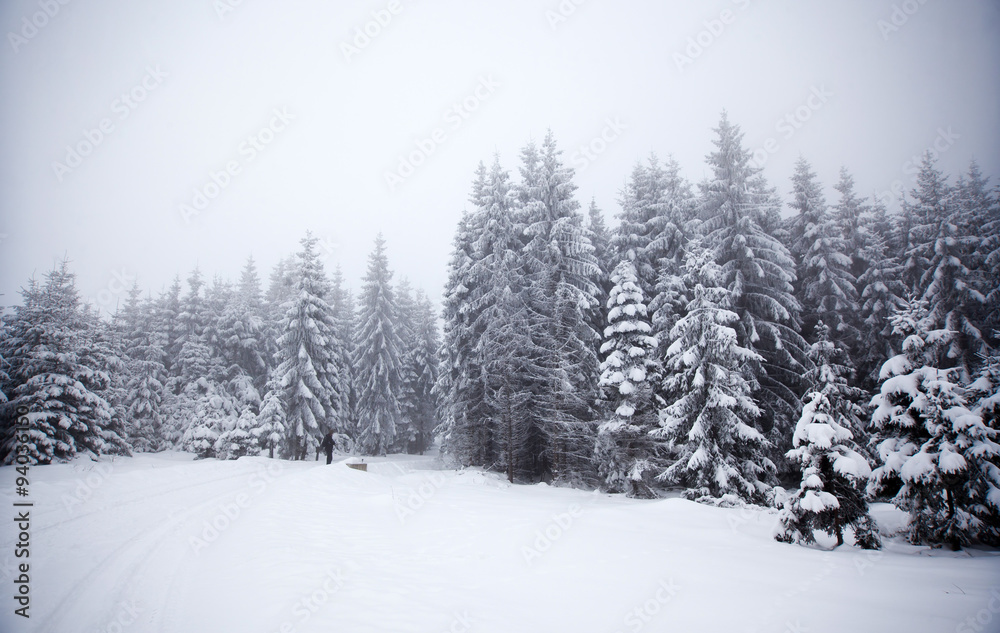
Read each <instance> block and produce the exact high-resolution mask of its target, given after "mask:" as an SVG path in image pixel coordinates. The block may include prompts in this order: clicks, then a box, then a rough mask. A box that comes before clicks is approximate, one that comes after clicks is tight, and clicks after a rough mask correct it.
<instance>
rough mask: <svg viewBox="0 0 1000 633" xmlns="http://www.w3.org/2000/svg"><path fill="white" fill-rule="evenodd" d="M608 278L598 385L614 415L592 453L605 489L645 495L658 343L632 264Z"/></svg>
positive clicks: (651, 464)
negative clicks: (608, 292) (608, 294)
mask: <svg viewBox="0 0 1000 633" xmlns="http://www.w3.org/2000/svg"><path fill="white" fill-rule="evenodd" d="M611 279H612V281H613V282H614V284H615V286H614V288H612V290H611V295H610V297H609V298H608V316H607V323H608V326H607V328H606V329H605V330H604V344H603V345H602V346H601V353H602V354H604V355H605V358H604V362H602V363H601V381H600V386H601V387H602V389H603V394H604V395H603V397H604V399H605V401H606V402H607V403H608V408H609V409H610V410H611V411H613V414H612V416H611V419H609V420H607V421H605V422H604V423H602V424H601V425H600V426H599V427H598V436H597V446H596V450H595V457H596V459H597V462H598V473H599V475H600V476H601V477H602V478H603V480H604V483H605V486H606V487H607V489H608V490H610V491H612V492H626V493H628V495H629V496H634V497H648V496H652V490H651V487H650V485H651V481H650V480H651V477H652V474H653V471H654V469H655V468H656V464H657V463H658V458H659V457H660V455H659V454H658V451H657V450H656V446H655V443H654V442H653V441H652V438H651V437H650V435H649V432H650V431H651V430H652V429H653V428H655V425H656V415H657V408H658V404H659V402H658V398H657V396H656V395H655V390H654V385H655V383H656V381H657V380H658V378H659V372H660V367H659V365H658V363H657V362H656V359H655V350H656V348H657V345H658V343H657V340H656V337H654V336H652V335H651V334H652V326H651V325H650V323H649V316H648V314H647V309H646V304H645V301H644V299H643V294H642V289H641V288H640V287H639V283H638V277H637V275H636V272H635V266H634V265H633V264H632V263H631V262H629V261H623V262H622V263H620V264H619V265H618V266H617V267H615V271H614V273H613V274H612V275H611Z"/></svg>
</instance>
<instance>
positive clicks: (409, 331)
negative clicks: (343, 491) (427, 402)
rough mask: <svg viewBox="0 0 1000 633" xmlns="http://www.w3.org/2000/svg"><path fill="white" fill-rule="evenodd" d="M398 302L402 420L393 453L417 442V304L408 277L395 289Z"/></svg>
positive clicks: (397, 321)
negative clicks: (415, 358) (415, 354)
mask: <svg viewBox="0 0 1000 633" xmlns="http://www.w3.org/2000/svg"><path fill="white" fill-rule="evenodd" d="M393 295H394V298H395V301H396V325H395V329H396V334H397V335H398V337H399V392H398V393H397V394H396V397H397V400H398V401H399V421H398V422H397V424H396V440H395V444H394V445H393V447H392V450H393V452H398V453H405V452H408V449H409V447H410V445H411V444H412V443H413V442H414V441H416V437H417V429H416V418H417V413H416V397H415V386H416V385H415V383H416V380H417V373H418V371H419V370H418V368H417V367H416V365H415V364H414V360H413V356H414V351H415V348H416V346H417V340H416V323H415V319H416V309H417V306H416V303H414V298H413V288H412V286H410V281H409V279H406V278H405V277H403V278H401V279H400V280H399V282H398V283H397V284H396V287H395V288H393Z"/></svg>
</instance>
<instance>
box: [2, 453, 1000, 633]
mask: <svg viewBox="0 0 1000 633" xmlns="http://www.w3.org/2000/svg"><path fill="white" fill-rule="evenodd" d="M439 467H440V465H439V463H438V462H436V461H435V460H433V459H431V458H419V457H407V456H393V457H389V458H386V459H380V460H371V463H370V464H369V466H368V472H360V471H358V470H353V469H350V468H347V467H346V466H345V464H344V463H337V462H335V463H334V464H333V465H331V466H325V465H323V464H322V463H317V462H304V463H290V462H283V461H276V460H268V459H264V458H244V459H240V460H238V461H230V462H220V461H215V460H206V461H193V460H192V458H191V456H189V455H184V454H178V453H167V454H159V455H140V456H137V457H134V458H126V459H117V460H115V461H114V462H108V463H102V464H97V463H94V462H91V461H87V460H78V461H76V462H74V463H72V464H62V465H54V466H46V467H34V468H32V469H31V475H32V481H31V493H32V498H33V501H34V502H35V506H34V509H33V513H32V523H31V547H30V552H31V558H30V560H31V569H32V574H31V585H30V587H31V618H30V620H28V621H25V620H23V618H20V617H16V616H14V615H13V610H14V608H15V607H16V605H15V603H14V601H13V600H12V599H11V597H8V598H5V599H4V600H5V601H6V603H7V605H6V606H5V607H4V608H3V611H2V613H3V615H2V616H0V629H2V630H3V631H10V632H20V631H39V632H41V631H44V632H52V633H72V632H77V631H79V632H87V633H91V632H104V631H109V632H122V633H140V632H144V631H171V632H177V633H197V632H203V631H204V632H207V633H223V632H228V631H233V632H238V633H255V632H260V633H278V632H283V633H291V632H292V631H296V632H300V631H349V632H352V633H354V632H358V633H360V632H365V631H385V632H404V631H420V632H427V633H444V632H446V631H451V632H452V633H461V632H464V631H472V632H482V633H487V632H496V633H515V632H517V633H529V632H533V631H539V632H541V631H545V632H547V633H562V632H566V633H570V632H572V633H586V632H591V631H593V632H608V633H614V632H616V631H621V632H625V631H631V632H637V631H643V630H645V631H657V632H659V631H671V632H674V631H678V632H685V631H691V632H711V631H720V632H726V633H731V632H740V631H762V632H763V631H774V632H780V633H785V632H804V633H823V632H830V633H840V632H844V631H851V632H862V631H907V632H910V633H917V632H922V631H927V632H935V633H937V632H941V631H965V630H969V631H978V630H984V631H1000V599H993V598H992V597H991V589H992V588H994V587H1000V558H998V557H997V553H996V552H990V551H981V550H980V551H975V550H974V551H968V552H959V553H952V552H948V551H941V550H930V549H928V548H924V547H914V546H910V545H907V544H905V543H903V542H902V541H901V540H900V539H899V538H892V539H886V548H885V550H884V551H883V552H875V553H871V552H863V551H861V550H858V549H856V548H853V547H851V546H844V547H841V548H839V549H837V550H834V551H825V550H823V549H820V548H805V547H799V546H792V545H784V544H780V543H777V542H775V541H774V540H772V538H771V528H772V524H773V522H774V516H775V515H774V514H773V513H768V512H762V511H746V510H739V509H720V508H712V507H706V506H703V505H698V504H695V503H691V502H688V501H683V500H680V499H666V500H661V501H633V500H628V499H624V498H621V497H618V496H609V495H605V494H599V493H589V492H584V491H579V490H569V489H562V488H554V487H549V486H545V485H536V486H509V485H507V483H506V482H505V481H503V480H502V479H501V478H500V477H498V476H496V475H493V474H484V473H482V472H478V471H461V472H456V471H446V470H439ZM0 473H3V478H2V482H3V492H2V494H0V502H2V503H4V504H6V507H8V508H11V507H12V505H11V504H12V502H13V501H14V498H13V495H12V493H13V489H14V485H13V479H14V472H13V470H12V469H11V468H3V469H0ZM8 512H10V511H8ZM875 514H876V516H877V517H878V519H879V522H880V524H881V525H882V527H883V529H893V528H898V526H899V525H900V524H901V521H902V517H901V515H900V514H899V513H898V512H897V511H895V510H894V509H893V508H891V507H888V506H877V507H876V509H875ZM5 523H6V524H7V528H5V529H4V531H3V532H2V540H3V543H2V549H0V560H2V561H4V562H5V564H4V565H3V567H2V569H3V572H4V573H3V574H2V575H4V576H5V580H4V585H5V589H4V591H3V593H4V594H5V595H7V596H10V595H11V594H10V591H11V588H12V586H13V585H12V584H11V583H12V579H11V578H9V576H10V574H11V573H12V571H13V569H12V564H13V563H14V562H15V559H14V558H13V553H14V539H15V534H14V530H13V529H12V528H11V525H12V522H11V521H10V520H8V521H6V522H5ZM997 595H998V596H1000V593H997ZM969 617H972V618H973V620H972V622H973V623H975V625H976V626H980V627H981V628H978V629H977V628H963V627H965V626H967V625H966V624H963V623H964V622H965V621H966V619H967V618H969ZM976 618H978V622H977V621H976Z"/></svg>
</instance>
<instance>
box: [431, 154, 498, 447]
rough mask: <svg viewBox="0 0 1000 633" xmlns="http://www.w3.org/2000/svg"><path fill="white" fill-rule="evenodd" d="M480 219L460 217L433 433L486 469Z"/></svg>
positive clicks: (488, 440) (476, 189)
mask: <svg viewBox="0 0 1000 633" xmlns="http://www.w3.org/2000/svg"><path fill="white" fill-rule="evenodd" d="M485 171H486V167H485V166H484V165H483V164H482V163H480V165H479V169H478V170H477V180H476V184H475V185H474V186H473V193H472V198H471V200H472V202H473V203H474V204H476V205H478V204H479V199H480V196H481V189H482V186H483V181H484V180H485ZM481 218H482V216H481V214H480V213H478V212H477V213H474V214H471V213H463V215H462V218H461V219H460V220H459V223H458V228H457V230H456V233H455V238H454V242H453V244H454V246H453V249H452V255H451V259H450V261H449V263H448V280H447V283H446V285H445V291H444V307H443V310H442V320H443V329H442V338H443V341H442V345H441V354H440V373H439V376H438V382H437V384H436V385H435V387H434V388H435V393H436V394H437V397H438V398H439V399H440V401H441V409H440V413H441V418H442V420H441V424H440V426H439V427H438V428H437V429H436V431H435V433H436V434H439V435H440V436H441V439H442V446H441V450H442V451H443V452H445V453H447V454H448V455H450V456H452V457H453V458H455V459H456V460H457V461H458V462H459V463H460V464H463V465H477V466H485V465H487V464H489V463H492V462H493V461H494V459H495V448H494V446H493V442H492V435H491V434H492V430H491V429H490V428H489V427H488V426H487V425H485V424H482V420H483V419H484V418H485V417H486V405H485V398H484V396H483V381H482V367H481V364H480V359H479V357H478V356H477V355H476V353H475V351H474V348H475V345H476V342H477V340H478V336H479V335H480V334H481V332H477V330H476V327H475V324H476V321H477V315H478V312H477V310H476V305H475V304H474V303H473V298H474V297H475V296H476V295H478V293H479V284H478V283H477V281H476V280H474V279H473V277H472V271H473V269H474V265H475V262H476V259H477V258H478V251H477V250H476V248H475V244H476V241H477V240H476V233H477V232H478V229H479V227H480V226H481V224H480V222H481Z"/></svg>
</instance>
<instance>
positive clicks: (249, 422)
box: [214, 409, 262, 459]
mask: <svg viewBox="0 0 1000 633" xmlns="http://www.w3.org/2000/svg"><path fill="white" fill-rule="evenodd" d="M259 426H260V422H259V421H258V419H257V414H256V413H254V412H253V411H251V410H250V409H244V410H243V412H242V413H240V417H239V419H238V420H237V421H236V425H235V426H234V427H233V428H231V429H229V430H227V431H225V432H223V433H222V434H221V435H219V439H217V440H216V441H215V447H214V448H215V454H216V455H217V456H218V457H219V458H220V459H238V458H240V457H245V456H247V455H259V454H260V450H261V447H260V437H259V436H260V435H261V433H262V432H261V430H260V429H259Z"/></svg>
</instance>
